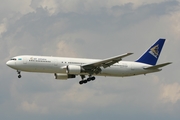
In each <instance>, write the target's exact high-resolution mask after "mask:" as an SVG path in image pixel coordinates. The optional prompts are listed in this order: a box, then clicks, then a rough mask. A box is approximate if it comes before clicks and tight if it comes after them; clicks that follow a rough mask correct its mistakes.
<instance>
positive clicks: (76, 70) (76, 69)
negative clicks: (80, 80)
mask: <svg viewBox="0 0 180 120" xmlns="http://www.w3.org/2000/svg"><path fill="white" fill-rule="evenodd" d="M67 73H68V74H74V75H77V74H80V73H81V66H78V65H68V66H67Z"/></svg>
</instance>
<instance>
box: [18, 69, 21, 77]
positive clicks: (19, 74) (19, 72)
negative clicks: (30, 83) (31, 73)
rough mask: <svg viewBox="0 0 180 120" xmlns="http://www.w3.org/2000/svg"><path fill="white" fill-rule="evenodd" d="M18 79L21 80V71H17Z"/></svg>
mask: <svg viewBox="0 0 180 120" xmlns="http://www.w3.org/2000/svg"><path fill="white" fill-rule="evenodd" d="M17 73H18V78H21V71H19V70H17Z"/></svg>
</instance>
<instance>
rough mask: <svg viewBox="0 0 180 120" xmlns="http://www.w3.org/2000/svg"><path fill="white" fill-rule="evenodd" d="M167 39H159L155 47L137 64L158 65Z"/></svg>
mask: <svg viewBox="0 0 180 120" xmlns="http://www.w3.org/2000/svg"><path fill="white" fill-rule="evenodd" d="M164 42H165V39H159V40H158V41H157V42H156V43H155V44H154V45H152V46H151V47H150V48H149V49H148V50H147V51H146V52H145V53H144V54H143V55H142V56H141V57H140V58H139V59H138V60H136V62H141V63H146V64H150V65H156V63H157V60H158V58H159V56H160V53H161V50H162V48H163V45H164Z"/></svg>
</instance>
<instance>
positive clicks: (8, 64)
mask: <svg viewBox="0 0 180 120" xmlns="http://www.w3.org/2000/svg"><path fill="white" fill-rule="evenodd" d="M6 65H7V66H9V67H13V66H14V65H15V64H14V62H12V61H7V62H6Z"/></svg>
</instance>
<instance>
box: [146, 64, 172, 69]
mask: <svg viewBox="0 0 180 120" xmlns="http://www.w3.org/2000/svg"><path fill="white" fill-rule="evenodd" d="M171 63H172V62H168V63H163V64H159V65H154V66H151V67H146V68H144V69H147V70H150V69H158V68H161V67H164V66H166V65H169V64H171Z"/></svg>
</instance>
